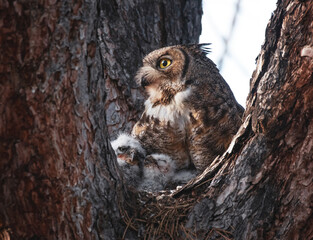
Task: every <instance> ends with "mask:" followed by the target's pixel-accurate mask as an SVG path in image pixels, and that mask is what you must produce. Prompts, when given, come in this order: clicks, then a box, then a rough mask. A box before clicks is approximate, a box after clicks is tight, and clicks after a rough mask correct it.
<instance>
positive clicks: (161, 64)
mask: <svg viewBox="0 0 313 240" xmlns="http://www.w3.org/2000/svg"><path fill="white" fill-rule="evenodd" d="M171 63H172V60H171V59H168V58H163V59H161V60H160V61H159V68H167V67H168V66H169V65H171Z"/></svg>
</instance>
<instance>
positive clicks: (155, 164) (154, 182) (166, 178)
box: [139, 154, 175, 192]
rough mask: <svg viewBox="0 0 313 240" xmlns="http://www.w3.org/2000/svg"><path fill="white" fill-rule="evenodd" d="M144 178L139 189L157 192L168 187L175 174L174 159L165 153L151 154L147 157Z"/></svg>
mask: <svg viewBox="0 0 313 240" xmlns="http://www.w3.org/2000/svg"><path fill="white" fill-rule="evenodd" d="M143 171H144V174H143V180H142V181H141V184H140V185H139V190H144V191H148V192H156V191H160V190H164V189H166V188H167V187H168V186H170V185H171V183H172V178H173V176H174V174H175V164H174V162H173V160H172V159H171V158H170V157H169V156H167V155H164V154H151V155H148V156H147V157H146V158H145V161H144V168H143Z"/></svg>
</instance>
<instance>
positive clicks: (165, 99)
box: [136, 46, 188, 105]
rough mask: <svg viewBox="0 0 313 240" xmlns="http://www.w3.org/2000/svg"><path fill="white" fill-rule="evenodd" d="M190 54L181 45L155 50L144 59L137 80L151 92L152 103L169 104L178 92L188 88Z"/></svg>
mask: <svg viewBox="0 0 313 240" xmlns="http://www.w3.org/2000/svg"><path fill="white" fill-rule="evenodd" d="M187 68H188V54H187V52H186V51H185V50H184V49H183V48H181V47H180V46H172V47H165V48H161V49H158V50H155V51H153V52H151V53H150V54H148V55H147V56H146V57H145V58H144V59H143V66H142V67H141V68H140V69H139V71H138V72H137V75H136V79H137V82H138V83H139V84H141V86H143V87H144V88H145V90H146V91H147V93H148V94H149V97H150V100H151V101H152V103H156V102H158V101H161V102H160V103H161V104H164V105H166V104H168V103H169V102H170V101H171V99H172V98H173V97H174V96H175V95H176V93H178V92H181V91H184V90H185V89H186V80H185V75H186V71H187Z"/></svg>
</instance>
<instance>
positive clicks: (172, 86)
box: [132, 44, 243, 171]
mask: <svg viewBox="0 0 313 240" xmlns="http://www.w3.org/2000/svg"><path fill="white" fill-rule="evenodd" d="M208 52H209V51H208V48H207V44H196V45H176V46H170V47H165V48H161V49H158V50H155V51H153V52H151V53H150V54H148V55H147V56H146V57H145V58H144V59H143V66H142V67H141V68H140V69H139V70H138V72H137V75H136V79H137V81H138V83H140V84H141V86H142V87H144V88H145V90H146V92H147V93H148V96H149V97H148V99H147V100H146V102H145V110H144V112H143V114H142V116H141V118H140V120H139V121H138V122H137V123H136V124H135V126H134V128H133V130H132V135H133V136H134V137H135V138H136V139H138V140H139V141H140V143H141V144H142V146H143V148H144V149H145V150H146V151H147V154H150V153H162V154H166V155H168V156H170V157H171V158H172V159H173V160H174V161H175V164H176V167H177V168H178V169H184V168H188V167H190V166H192V165H194V166H195V167H196V169H197V170H199V171H202V170H203V169H205V167H206V166H207V165H208V164H209V163H210V162H212V161H213V160H214V158H215V157H216V156H217V155H220V154H222V153H223V152H224V151H225V150H226V149H227V147H228V145H229V143H230V141H231V139H232V137H233V136H234V135H235V134H236V132H237V130H238V128H239V126H240V125H241V116H242V114H243V108H242V107H241V106H240V105H239V104H238V103H237V101H236V100H235V97H234V95H233V93H232V91H231V90H230V88H229V86H228V84H227V83H226V82H225V80H224V79H223V77H222V76H221V75H220V73H219V70H218V69H217V67H216V65H215V64H214V63H213V62H212V61H211V60H210V59H209V58H208V57H207V56H206V55H207V53H208Z"/></svg>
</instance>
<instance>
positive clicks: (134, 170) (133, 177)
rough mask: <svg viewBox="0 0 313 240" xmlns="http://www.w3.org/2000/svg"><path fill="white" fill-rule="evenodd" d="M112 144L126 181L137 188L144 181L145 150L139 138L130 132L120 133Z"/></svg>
mask: <svg viewBox="0 0 313 240" xmlns="http://www.w3.org/2000/svg"><path fill="white" fill-rule="evenodd" d="M111 145H112V147H113V149H114V151H115V154H116V157H117V163H118V165H119V167H120V169H121V171H122V172H123V175H124V177H125V180H126V183H127V184H128V185H130V186H133V187H135V188H136V187H137V186H138V185H139V184H140V183H141V182H142V177H143V162H144V158H145V156H146V152H145V150H144V149H143V148H142V147H141V144H140V143H139V141H138V140H136V139H135V138H133V137H131V136H129V135H128V134H121V135H119V137H118V138H117V139H116V140H114V141H112V142H111Z"/></svg>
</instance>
